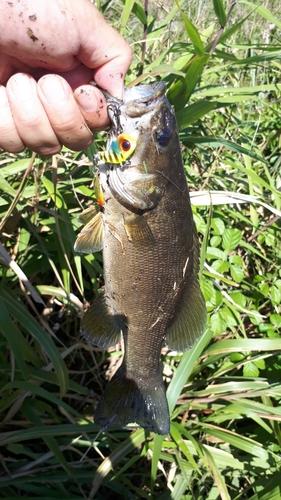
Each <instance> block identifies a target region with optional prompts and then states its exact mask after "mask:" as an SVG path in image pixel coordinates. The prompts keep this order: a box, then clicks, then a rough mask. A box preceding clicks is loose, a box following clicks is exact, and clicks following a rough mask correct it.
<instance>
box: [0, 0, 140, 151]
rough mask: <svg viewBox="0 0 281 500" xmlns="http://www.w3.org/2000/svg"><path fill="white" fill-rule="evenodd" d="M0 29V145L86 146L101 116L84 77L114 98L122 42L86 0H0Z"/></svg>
mask: <svg viewBox="0 0 281 500" xmlns="http://www.w3.org/2000/svg"><path fill="white" fill-rule="evenodd" d="M0 32H1V38H0V148H2V149H4V150H5V151H8V152H10V153H19V152H21V151H23V150H24V149H25V148H26V147H28V148H30V149H32V150H33V151H35V152H36V153H39V154H41V155H52V154H56V153H58V152H59V151H60V150H61V147H62V145H65V146H67V147H69V148H70V149H72V150H74V151H79V150H82V149H85V148H86V147H88V146H89V145H90V144H91V143H92V141H93V132H92V129H94V130H100V129H102V128H105V127H106V126H107V125H108V123H109V122H108V115H107V108H106V101H105V98H104V96H103V94H102V93H101V92H100V91H99V90H98V89H96V88H94V87H93V86H92V85H89V82H90V81H91V80H94V81H95V82H96V83H97V84H98V85H99V86H100V87H101V88H103V89H105V90H106V91H107V92H109V93H110V94H112V95H114V96H115V97H117V98H119V99H122V98H123V89H124V77H125V75H126V72H127V70H128V68H129V65H130V63H131V60H132V52H131V49H130V47H129V45H128V44H127V43H126V42H125V40H124V39H123V38H122V37H121V36H120V35H119V34H118V33H117V32H116V31H115V30H114V29H113V28H112V27H111V26H109V25H108V24H107V23H106V21H105V19H104V18H103V16H102V15H101V14H100V13H99V11H98V10H97V9H96V8H95V7H94V5H93V4H92V3H91V2H90V1H89V0H51V1H50V0H40V6H39V3H38V0H0Z"/></svg>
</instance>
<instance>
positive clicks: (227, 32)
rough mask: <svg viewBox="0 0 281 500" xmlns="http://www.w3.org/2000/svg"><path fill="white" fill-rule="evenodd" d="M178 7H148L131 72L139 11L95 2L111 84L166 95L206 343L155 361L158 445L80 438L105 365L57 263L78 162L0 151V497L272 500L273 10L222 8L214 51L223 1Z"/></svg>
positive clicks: (278, 351) (280, 94) (85, 189)
mask: <svg viewBox="0 0 281 500" xmlns="http://www.w3.org/2000/svg"><path fill="white" fill-rule="evenodd" d="M123 4H124V6H125V7H123ZM161 5H162V4H161ZM179 5H180V6H181V8H182V9H183V11H182V12H180V11H179V8H178V6H177V5H176V4H175V3H172V2H163V5H162V7H161V8H160V7H159V5H158V4H157V3H156V2H153V3H151V4H150V3H149V13H148V18H147V25H148V32H147V43H146V50H145V57H144V58H143V57H142V54H143V51H142V42H141V41H139V40H142V39H143V29H144V23H145V22H146V17H145V13H144V10H143V4H142V3H139V4H137V3H134V2H129V1H127V0H126V1H125V0H124V2H123V3H120V2H117V1H115V0H111V1H109V2H108V3H104V4H101V9H103V10H104V14H105V16H106V17H107V19H108V20H109V22H110V23H111V24H113V25H114V26H115V27H116V28H117V29H119V30H121V31H122V33H123V36H125V37H126V38H127V39H128V41H129V42H130V43H132V44H133V48H134V53H135V56H134V61H133V64H132V66H131V69H130V71H129V74H128V76H127V84H128V85H134V84H135V82H136V81H137V82H138V81H142V80H143V81H144V82H145V83H148V82H153V81H155V80H159V79H163V80H165V81H166V83H167V87H168V96H169V99H170V101H171V102H172V104H173V105H174V106H175V108H176V113H177V119H178V124H179V128H180V138H181V141H182V146H183V158H184V164H185V169H186V175H187V179H188V182H189V187H190V191H191V197H192V202H193V210H194V218H195V222H196V225H197V229H198V232H199V237H200V241H201V264H202V265H201V282H202V289H203V291H204V294H205V298H206V303H207V310H208V322H207V328H206V331H205V333H204V335H203V337H202V339H201V340H200V341H199V343H198V344H197V345H196V346H195V347H194V348H193V349H192V350H191V351H189V352H187V353H184V354H183V355H181V354H178V353H175V352H167V350H163V361H164V363H165V365H164V376H165V381H166V383H167V397H168V402H169V408H170V411H171V419H172V425H171V434H170V436H167V437H163V436H155V435H154V434H152V433H149V432H145V431H144V430H142V429H139V430H131V431H130V430H122V429H113V430H109V431H107V432H103V433H100V432H99V430H100V429H99V427H98V426H96V425H95V424H94V423H93V410H94V407H95V405H96V403H97V400H98V397H99V395H100V394H101V392H102V390H103V388H104V386H105V383H106V380H107V379H108V378H109V377H110V376H111V375H112V372H113V370H114V368H115V366H116V363H117V362H118V360H119V358H120V356H121V350H120V347H119V350H117V351H115V350H114V349H110V350H109V351H107V352H103V351H101V350H99V349H97V348H95V347H91V346H90V345H89V344H88V343H87V342H86V340H85V339H84V338H82V337H80V333H79V323H80V318H81V316H82V313H83V310H84V309H85V307H86V306H87V304H88V302H90V301H92V299H93V297H94V296H95V294H96V293H97V291H98V289H99V287H100V286H101V284H102V280H103V278H102V257H101V255H100V254H95V255H85V256H80V255H77V254H75V253H74V251H73V244H74V241H75V238H76V233H77V229H78V225H79V223H78V220H77V215H78V214H79V212H81V209H82V207H85V206H86V205H87V202H88V201H89V200H90V199H92V198H93V185H92V175H91V173H90V168H89V167H90V166H91V155H92V152H93V148H90V149H89V150H88V151H86V152H81V153H75V154H74V153H72V152H70V151H68V150H66V149H64V150H63V151H62V153H61V154H59V155H57V156H56V157H55V158H53V159H48V160H44V159H42V158H39V157H35V156H34V155H33V156H32V154H31V152H29V151H25V152H24V153H21V154H19V155H11V154H7V153H2V154H1V157H0V161H1V164H0V165H1V166H0V218H1V222H0V226H1V246H0V273H1V281H0V318H1V322H0V334H1V337H0V339H1V340H0V341H1V349H0V373H1V379H0V392H1V398H0V415H1V417H0V420H1V429H0V445H1V448H0V453H1V473H0V489H1V498H4V499H7V500H8V499H9V500H10V499H20V498H26V499H29V498H35V499H38V500H39V499H40V500H47V499H50V500H51V499H52V500H53V499H56V498H59V499H61V500H62V499H67V500H74V499H75V500H76V499H77V500H78V499H92V498H97V499H105V498H106V499H107V498H108V499H110V498H114V499H115V500H116V499H123V498H125V499H142V498H144V499H151V498H153V499H154V498H157V499H160V500H181V499H183V500H194V499H196V500H205V499H208V500H216V499H223V500H227V499H231V500H244V499H251V500H280V499H281V486H280V474H281V425H280V423H281V406H280V402H281V382H280V380H281V377H280V373H281V271H280V269H281V266H280V264H281V245H280V236H281V235H280V232H281V225H280V220H281V219H280V216H281V191H280V189H281V175H280V154H281V133H280V131H281V118H280V116H281V114H280V109H281V84H280V83H279V82H280V81H281V79H280V74H281V42H280V34H281V20H280V14H279V8H278V6H279V2H277V1H273V0H271V1H269V0H268V1H265V2H263V3H262V4H261V5H260V6H258V5H257V4H254V3H251V2H246V1H243V0H241V1H240V2H238V3H237V5H236V6H235V8H234V9H233V12H232V14H231V16H230V20H229V22H228V23H227V25H226V27H225V29H224V30H221V31H222V38H221V39H220V42H219V43H218V44H217V45H216V47H214V43H213V41H214V40H215V38H216V35H217V33H218V32H219V29H220V24H221V23H223V24H224V19H225V17H226V13H225V11H224V8H225V3H224V2H221V1H218V0H214V2H211V1H209V2H207V5H206V2H203V1H199V2H188V5H186V2H183V1H179ZM229 8H230V3H228V4H227V10H229ZM122 16H123V17H122ZM218 18H219V20H218ZM120 19H121V23H123V27H122V26H121V24H120ZM124 26H125V27H124ZM213 49H214V50H213ZM212 50H213V52H212V54H211V55H210V51H212ZM142 70H143V72H142ZM103 145H104V134H100V135H98V136H97V139H96V143H95V147H96V148H98V149H102V148H103Z"/></svg>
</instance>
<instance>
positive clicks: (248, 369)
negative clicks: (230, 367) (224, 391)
mask: <svg viewBox="0 0 281 500" xmlns="http://www.w3.org/2000/svg"><path fill="white" fill-rule="evenodd" d="M259 373H260V372H259V369H258V367H257V366H256V365H255V364H254V363H247V364H246V365H244V366H243V375H244V376H245V377H258V376H259Z"/></svg>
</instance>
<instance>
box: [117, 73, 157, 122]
mask: <svg viewBox="0 0 281 500" xmlns="http://www.w3.org/2000/svg"><path fill="white" fill-rule="evenodd" d="M165 93H166V84H165V82H158V83H156V84H155V85H141V86H139V87H132V88H131V89H127V90H126V92H125V102H124V108H125V113H126V115H127V116H128V117H130V118H137V117H138V116H142V115H143V114H146V113H149V112H151V111H152V110H154V109H155V107H157V104H158V103H159V101H160V100H162V99H163V96H164V95H165Z"/></svg>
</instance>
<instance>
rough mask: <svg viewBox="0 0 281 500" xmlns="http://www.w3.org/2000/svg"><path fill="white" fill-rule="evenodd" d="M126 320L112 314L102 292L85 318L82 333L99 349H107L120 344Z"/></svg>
mask: <svg viewBox="0 0 281 500" xmlns="http://www.w3.org/2000/svg"><path fill="white" fill-rule="evenodd" d="M123 325H124V319H122V318H121V317H117V316H114V315H113V314H111V312H110V309H109V307H108V305H107V302H106V295H105V293H104V291H103V290H102V292H101V294H100V295H99V296H98V298H97V299H95V300H94V302H93V304H92V305H91V306H90V307H89V309H88V310H87V311H86V313H85V314H84V316H83V319H82V323H81V328H80V331H81V333H82V335H84V337H86V339H87V340H89V341H90V342H92V343H93V344H94V345H96V346H97V347H100V348H102V349H107V348H108V347H111V346H114V345H116V344H118V342H120V338H121V329H122V328H124V326H123Z"/></svg>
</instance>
